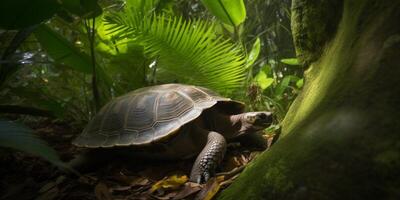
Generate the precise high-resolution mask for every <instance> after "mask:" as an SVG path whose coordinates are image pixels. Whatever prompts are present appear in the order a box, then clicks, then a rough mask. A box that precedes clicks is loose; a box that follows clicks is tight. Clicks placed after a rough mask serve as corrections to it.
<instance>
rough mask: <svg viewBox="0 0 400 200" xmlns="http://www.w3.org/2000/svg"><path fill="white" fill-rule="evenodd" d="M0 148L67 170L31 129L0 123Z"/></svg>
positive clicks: (55, 153) (54, 152) (4, 122)
mask: <svg viewBox="0 0 400 200" xmlns="http://www.w3.org/2000/svg"><path fill="white" fill-rule="evenodd" d="M0 146H2V147H9V148H13V149H16V150H20V151H24V152H27V153H30V154H33V155H36V156H40V157H42V158H44V159H46V160H47V161H49V162H51V163H53V164H55V165H57V166H59V167H62V168H64V169H69V168H68V167H67V166H66V164H65V163H63V162H62V161H61V160H60V158H59V157H58V155H57V152H56V151H55V150H54V149H53V148H51V147H49V146H48V145H47V144H46V143H45V142H44V141H43V140H41V139H39V138H38V137H37V136H35V135H34V134H33V133H32V130H31V129H29V128H26V127H24V126H22V125H19V124H16V123H13V122H9V121H0Z"/></svg>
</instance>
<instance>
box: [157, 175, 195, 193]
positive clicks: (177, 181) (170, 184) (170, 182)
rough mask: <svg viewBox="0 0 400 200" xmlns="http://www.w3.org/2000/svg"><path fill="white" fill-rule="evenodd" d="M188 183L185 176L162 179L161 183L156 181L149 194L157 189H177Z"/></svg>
mask: <svg viewBox="0 0 400 200" xmlns="http://www.w3.org/2000/svg"><path fill="white" fill-rule="evenodd" d="M187 181H188V177H187V176H186V175H183V176H177V175H173V176H170V177H167V178H164V179H163V180H161V181H158V182H157V183H155V184H154V185H153V186H152V187H151V190H150V191H151V192H154V191H156V190H158V189H177V188H179V187H180V186H182V185H183V184H184V183H186V182H187Z"/></svg>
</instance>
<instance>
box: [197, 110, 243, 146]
mask: <svg viewBox="0 0 400 200" xmlns="http://www.w3.org/2000/svg"><path fill="white" fill-rule="evenodd" d="M204 116H205V117H204V122H205V126H206V127H207V129H208V130H211V131H216V132H218V133H220V134H222V135H223V136H224V137H225V138H227V139H231V138H233V137H235V136H237V135H238V132H239V131H240V129H241V127H242V120H241V119H242V116H243V114H238V115H227V114H223V113H221V112H218V111H216V110H211V111H208V112H207V114H206V115H204Z"/></svg>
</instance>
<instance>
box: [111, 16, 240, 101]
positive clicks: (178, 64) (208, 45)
mask: <svg viewBox="0 0 400 200" xmlns="http://www.w3.org/2000/svg"><path fill="white" fill-rule="evenodd" d="M104 21H105V25H106V26H107V30H108V32H109V33H111V34H113V36H114V38H119V39H123V38H130V39H131V40H132V41H134V42H136V43H140V44H141V45H143V46H144V49H145V53H146V54H147V55H148V56H150V57H151V58H154V59H156V61H157V67H158V70H159V71H160V72H163V71H164V72H166V73H164V74H168V76H164V77H162V78H164V79H165V78H167V79H169V80H168V81H175V80H178V81H179V82H182V83H188V84H194V85H201V86H204V87H208V88H211V89H214V90H216V91H219V92H220V93H224V94H226V93H229V92H232V91H233V90H234V89H237V88H238V87H240V86H241V85H242V83H243V81H244V77H245V68H244V56H243V55H242V53H241V51H240V48H238V47H237V46H235V45H234V44H232V43H230V42H229V41H228V40H224V39H222V38H221V37H217V36H216V35H215V34H214V32H213V30H214V28H213V27H214V25H213V24H212V23H209V22H204V21H201V20H190V21H186V20H183V19H182V18H179V17H169V16H168V17H167V16H165V15H160V16H156V15H153V16H145V15H142V14H141V12H135V10H134V9H126V10H125V11H124V12H119V13H113V14H110V15H107V16H106V17H105V20H104ZM160 74H161V75H162V73H158V76H159V75H160Z"/></svg>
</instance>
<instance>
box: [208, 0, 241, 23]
mask: <svg viewBox="0 0 400 200" xmlns="http://www.w3.org/2000/svg"><path fill="white" fill-rule="evenodd" d="M201 2H202V3H203V4H204V5H205V6H206V7H207V9H208V10H209V11H210V12H211V13H212V14H213V15H215V16H216V17H217V18H218V19H219V20H221V21H222V22H224V23H226V24H230V25H232V26H238V25H239V24H241V23H242V22H243V21H244V20H245V19H246V8H245V5H244V2H243V0H202V1H201Z"/></svg>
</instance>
